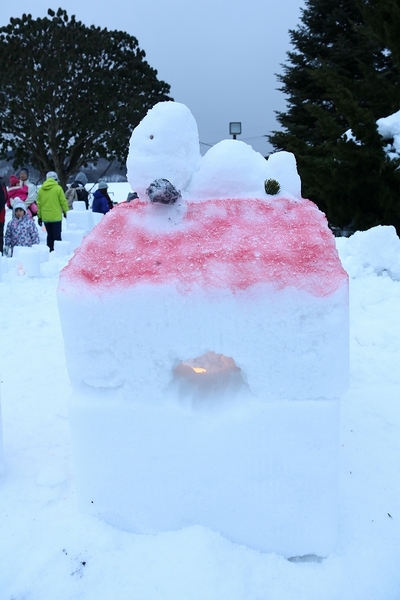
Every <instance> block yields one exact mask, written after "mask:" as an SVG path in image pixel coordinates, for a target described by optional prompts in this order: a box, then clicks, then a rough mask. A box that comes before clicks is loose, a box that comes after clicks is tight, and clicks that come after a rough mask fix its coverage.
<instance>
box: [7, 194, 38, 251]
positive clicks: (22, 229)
mask: <svg viewBox="0 0 400 600" xmlns="http://www.w3.org/2000/svg"><path fill="white" fill-rule="evenodd" d="M39 243H40V239H39V232H38V229H37V227H36V223H35V222H34V221H33V219H31V218H30V217H29V216H28V214H27V208H26V205H25V202H23V201H22V200H15V201H14V205H13V217H12V219H11V221H9V222H8V223H7V229H6V235H5V238H4V246H5V249H7V250H6V254H8V253H9V252H10V254H11V256H12V255H13V251H14V247H15V246H33V244H39ZM8 249H9V250H8Z"/></svg>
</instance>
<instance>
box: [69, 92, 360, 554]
mask: <svg viewBox="0 0 400 600" xmlns="http://www.w3.org/2000/svg"><path fill="white" fill-rule="evenodd" d="M170 111H171V112H172V113H173V115H172V116H173V119H172V121H173V123H174V132H175V135H178V136H179V135H180V136H181V137H182V139H184V138H185V136H189V137H191V136H192V137H193V135H194V132H195V127H194V126H193V124H191V125H190V123H191V118H192V117H191V114H190V112H189V111H188V109H187V108H186V107H184V106H183V105H180V104H177V103H162V105H157V106H156V107H154V108H153V109H152V110H151V111H149V113H148V116H147V117H146V118H145V120H144V121H143V122H142V124H141V126H139V127H138V128H137V129H136V130H135V131H134V132H133V134H132V140H131V150H130V158H128V172H129V173H130V175H129V177H130V183H131V185H132V188H133V189H135V190H139V199H138V200H136V201H132V202H130V203H122V204H120V205H118V206H117V207H115V208H114V209H113V210H112V211H111V212H110V213H108V214H107V215H105V217H104V218H103V219H102V220H101V222H100V223H99V224H98V225H97V227H96V228H95V229H94V230H93V231H92V232H91V233H89V234H88V235H87V236H86V237H85V238H84V240H83V242H82V245H81V246H80V247H79V248H78V249H77V250H76V253H75V255H74V256H73V258H72V259H71V261H70V262H69V264H68V266H67V267H65V269H64V270H63V271H62V273H61V276H60V281H59V289H58V302H59V310H60V317H61V324H62V329H63V335H64V341H65V352H66V359H67V367H68V371H69V375H70V379H71V382H72V385H73V389H74V393H73V395H72V398H71V402H70V425H71V436H72V443H73V450H74V457H75V458H74V460H75V472H76V480H77V492H78V501H79V504H80V506H81V508H82V509H83V510H85V511H88V512H91V513H93V514H96V515H99V516H101V517H102V518H104V519H106V520H107V521H108V522H110V523H112V524H114V525H116V526H118V527H122V528H126V529H128V530H131V531H137V532H143V533H157V532H160V531H165V530H170V529H177V528H180V527H184V526H188V525H193V524H200V525H203V526H206V527H210V528H212V529H215V530H217V531H220V532H221V533H222V534H223V535H225V536H226V537H228V538H229V539H231V540H233V541H235V542H238V543H241V544H246V545H248V546H250V547H253V548H257V549H259V550H261V551H268V552H277V553H280V554H282V555H284V556H287V557H290V556H298V555H305V554H317V555H319V556H326V555H327V554H328V553H330V552H331V551H332V550H334V548H335V540H336V533H337V502H338V498H337V462H338V450H339V398H340V396H341V394H343V393H344V392H345V391H346V389H347V385H348V363H349V359H348V281H347V275H346V273H345V271H344V270H343V268H342V266H341V264H340V261H339V258H338V255H337V251H336V248H335V243H334V238H333V235H332V234H331V232H330V230H329V229H328V227H327V223H326V219H325V217H324V215H323V214H322V213H321V212H320V211H319V210H318V209H317V208H316V206H315V205H314V204H313V203H311V202H310V201H308V200H305V199H303V198H301V195H300V181H299V178H298V175H297V170H296V167H295V161H294V157H293V156H292V155H288V154H287V153H277V154H276V155H274V158H273V160H272V161H271V163H270V164H268V163H269V161H266V160H264V159H263V158H262V157H261V156H260V155H258V154H257V153H255V152H254V151H253V150H252V149H251V148H249V147H248V146H247V145H246V144H242V143H241V142H237V141H233V140H231V141H229V142H223V143H221V145H217V146H219V148H218V147H214V148H213V149H212V150H213V152H212V155H211V157H210V156H208V158H206V157H207V155H206V157H203V158H204V160H203V159H200V157H197V156H196V155H195V153H194V151H193V147H194V142H193V140H192V139H190V140H189V141H188V140H187V139H185V143H186V146H185V147H186V148H187V149H189V150H188V151H187V153H186V155H184V154H182V155H177V156H176V164H175V165H172V166H171V161H170V154H168V146H167V142H166V141H165V140H167V137H165V131H164V130H165V128H166V127H167V126H168V119H169V112H170ZM154 115H155V116H154ZM181 117H182V119H181V121H182V127H181V129H180V128H179V123H180V122H181V121H180V118H181ZM146 120H147V121H146ZM143 123H144V126H143ZM160 124H161V126H162V127H161V134H162V135H160V139H158V127H159V126H160ZM151 136H152V137H151ZM158 141H159V146H157V145H156V144H157V142H158ZM153 142H154V144H153ZM197 142H198V140H197ZM232 144H233V145H232ZM164 145H165V148H164ZM140 150H141V152H140ZM163 150H164V151H165V154H167V155H168V157H169V158H168V160H166V161H165V163H164V161H163ZM138 156H140V157H141V158H140V161H142V163H143V161H144V163H145V166H142V163H141V162H140V161H139V159H138V158H137V157H138ZM240 156H242V160H240ZM187 157H188V158H187ZM145 158H147V161H146V160H144V159H145ZM261 159H262V160H261ZM129 160H131V162H129ZM270 160H271V159H270ZM179 161H181V163H182V164H180V162H179ZM242 163H243V164H242ZM238 171H239V172H240V173H241V175H240V176H238ZM135 173H136V174H137V180H136V179H135V177H136V175H135ZM149 173H150V174H151V177H157V178H165V179H168V177H169V179H168V181H170V182H171V183H172V185H174V186H175V187H176V188H177V189H178V187H177V184H178V183H179V185H181V189H179V192H180V195H179V196H178V200H177V201H176V202H175V203H174V204H171V205H169V204H160V203H153V202H150V201H149V198H148V197H147V196H146V189H147V187H148V186H149V185H150V184H151V183H152V181H147V178H148V177H150V176H149ZM274 176H275V177H279V180H280V181H279V183H280V184H281V192H280V193H277V194H276V195H274V196H271V195H268V194H266V192H265V189H264V182H265V179H268V178H273V177H274ZM174 177H176V178H177V179H176V180H175V181H174ZM229 181H231V182H235V185H231V186H230V185H229ZM146 186H147V187H146ZM204 190H206V192H205V191H204Z"/></svg>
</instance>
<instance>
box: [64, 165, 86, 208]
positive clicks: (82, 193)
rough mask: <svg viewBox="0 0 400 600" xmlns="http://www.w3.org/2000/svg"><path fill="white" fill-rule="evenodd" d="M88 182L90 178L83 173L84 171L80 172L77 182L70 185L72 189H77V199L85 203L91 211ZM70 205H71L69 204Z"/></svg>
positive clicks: (76, 178)
mask: <svg viewBox="0 0 400 600" xmlns="http://www.w3.org/2000/svg"><path fill="white" fill-rule="evenodd" d="M87 182H88V178H87V177H86V175H85V173H83V171H79V173H78V174H77V175H76V177H75V180H74V181H73V182H72V183H71V185H70V188H71V189H76V199H77V200H79V201H81V202H84V203H85V205H86V210H88V209H89V193H88V191H87V189H86V188H85V185H86V184H87ZM68 205H70V204H69V203H68ZM71 208H72V207H71Z"/></svg>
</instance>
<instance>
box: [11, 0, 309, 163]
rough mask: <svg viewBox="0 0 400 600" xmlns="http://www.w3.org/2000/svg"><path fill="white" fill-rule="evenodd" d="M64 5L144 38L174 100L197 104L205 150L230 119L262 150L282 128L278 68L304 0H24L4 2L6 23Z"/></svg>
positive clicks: (224, 133) (225, 132)
mask: <svg viewBox="0 0 400 600" xmlns="http://www.w3.org/2000/svg"><path fill="white" fill-rule="evenodd" d="M60 5H61V7H62V8H64V9H65V10H67V12H68V14H69V15H72V14H74V15H75V16H76V17H77V19H78V20H81V21H82V22H83V23H84V24H85V25H88V26H89V25H92V24H93V25H96V26H100V27H102V28H103V27H107V28H108V29H119V30H124V31H127V32H128V33H129V34H131V35H134V36H135V37H136V38H137V39H138V41H139V46H140V48H141V49H142V50H144V51H145V52H146V59H147V61H148V63H149V64H150V66H151V67H153V68H154V69H156V70H157V71H158V77H159V79H162V80H164V81H166V82H167V83H169V84H170V85H171V95H172V97H173V98H174V100H176V101H177V102H183V103H184V104H186V105H187V106H188V107H189V108H190V110H191V111H192V113H193V115H194V117H195V119H196V121H197V124H198V128H199V135H200V142H201V150H202V153H204V152H205V151H206V150H207V149H208V147H209V146H208V145H212V144H215V143H216V142H219V141H220V140H222V139H225V138H229V122H230V121H240V122H241V123H242V135H241V136H239V137H238V139H241V140H243V141H245V142H247V143H249V144H251V145H252V146H253V148H254V149H255V150H257V151H259V152H261V153H262V154H267V153H268V152H269V151H270V150H271V147H270V146H269V144H268V142H267V138H266V137H264V136H265V135H266V134H268V133H270V132H271V131H272V130H274V129H277V128H279V125H278V124H277V122H276V119H275V113H274V111H275V110H283V109H284V108H285V97H284V95H283V94H282V93H281V92H278V91H277V89H276V88H277V87H278V85H279V83H278V82H277V79H276V76H275V73H277V72H280V71H281V67H280V64H281V63H282V62H284V61H285V60H286V52H287V51H288V50H289V49H290V46H289V35H288V30H289V29H293V28H296V27H297V25H298V23H299V17H300V7H302V6H304V1H303V0H278V1H277V2H275V1H274V2H273V1H272V0H191V1H190V0H108V1H107V2H105V1H104V0H98V2H93V3H90V5H89V3H87V2H83V1H82V0H63V2H62V3H60V2H55V3H54V2H53V3H51V0H17V1H16V2H9V3H2V7H1V8H2V10H1V11H0V24H1V25H6V24H7V23H8V22H9V20H10V18H11V17H20V16H21V15H22V14H23V13H30V14H32V16H33V17H34V18H37V17H44V16H46V14H47V9H48V8H49V7H51V8H52V9H53V10H57V8H58V7H59V6H60ZM55 68H56V65H55Z"/></svg>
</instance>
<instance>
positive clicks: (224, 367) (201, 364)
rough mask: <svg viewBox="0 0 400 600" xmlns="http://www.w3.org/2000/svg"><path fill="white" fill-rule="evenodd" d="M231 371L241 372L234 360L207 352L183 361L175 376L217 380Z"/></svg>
mask: <svg viewBox="0 0 400 600" xmlns="http://www.w3.org/2000/svg"><path fill="white" fill-rule="evenodd" d="M229 371H233V372H237V371H240V369H239V367H237V366H236V364H235V361H234V360H233V358H230V357H229V356H224V355H223V354H216V353H215V352H206V354H203V355H202V356H198V357H197V358H191V359H188V360H183V361H182V362H181V363H179V365H178V366H177V367H176V369H175V374H176V375H179V376H180V377H189V378H190V377H193V376H196V375H200V374H201V375H203V376H205V377H209V378H210V376H214V379H215V378H216V376H218V374H226V373H227V372H229Z"/></svg>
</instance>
